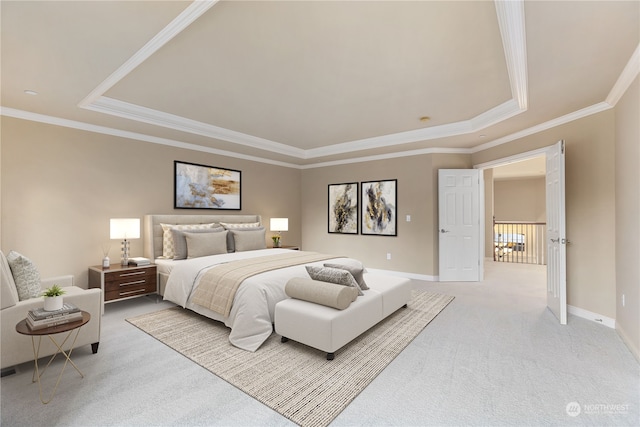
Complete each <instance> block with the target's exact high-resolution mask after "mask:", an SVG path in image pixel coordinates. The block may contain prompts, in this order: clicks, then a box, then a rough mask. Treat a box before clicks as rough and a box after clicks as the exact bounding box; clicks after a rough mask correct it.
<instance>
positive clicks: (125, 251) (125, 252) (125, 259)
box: [120, 239, 129, 265]
mask: <svg viewBox="0 0 640 427" xmlns="http://www.w3.org/2000/svg"><path fill="white" fill-rule="evenodd" d="M120 264H121V265H129V241H128V240H127V239H125V240H123V241H122V259H121V260H120Z"/></svg>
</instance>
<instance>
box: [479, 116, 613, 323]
mask: <svg viewBox="0 0 640 427" xmlns="http://www.w3.org/2000/svg"><path fill="white" fill-rule="evenodd" d="M614 122H615V120H614V111H613V109H611V110H607V111H604V112H601V113H598V114H594V115H591V116H588V117H585V118H582V119H579V120H575V121H573V122H570V123H567V124H564V125H561V126H557V127H554V128H552V129H548V130H546V131H543V132H539V133H536V134H534V135H530V136H527V137H524V138H521V139H518V140H515V141H512V142H509V143H506V144H502V145H499V146H496V147H493V148H489V149H486V150H483V151H479V152H477V153H474V154H473V155H472V161H473V164H482V163H485V162H489V161H492V160H497V159H501V158H505V157H509V156H512V155H516V154H520V153H524V152H527V151H532V150H535V149H539V148H543V147H547V146H550V145H552V144H554V143H556V142H557V141H559V140H561V139H564V140H565V143H566V219H567V238H568V239H569V240H570V241H571V244H569V245H568V246H567V303H568V304H569V305H572V306H575V307H579V308H582V309H584V310H588V311H591V312H593V313H597V314H599V315H603V316H607V317H610V318H615V316H616V301H615V294H616V281H615V275H616V269H615V251H614V250H612V248H614V247H615V233H614V232H613V230H614V229H615V181H614V174H615V169H616V165H615V156H614V153H615V150H614V147H615V129H614Z"/></svg>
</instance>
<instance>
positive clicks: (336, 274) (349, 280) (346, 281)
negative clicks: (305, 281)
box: [305, 265, 364, 295]
mask: <svg viewBox="0 0 640 427" xmlns="http://www.w3.org/2000/svg"><path fill="white" fill-rule="evenodd" d="M305 267H306V269H307V273H309V276H311V278H312V279H313V280H320V281H321V282H329V283H336V284H338V285H343V286H353V287H355V288H356V289H358V295H364V293H362V289H360V286H358V282H356V279H354V278H353V276H352V275H351V273H349V272H348V271H347V270H342V269H340V268H331V267H316V266H313V265H307V266H305Z"/></svg>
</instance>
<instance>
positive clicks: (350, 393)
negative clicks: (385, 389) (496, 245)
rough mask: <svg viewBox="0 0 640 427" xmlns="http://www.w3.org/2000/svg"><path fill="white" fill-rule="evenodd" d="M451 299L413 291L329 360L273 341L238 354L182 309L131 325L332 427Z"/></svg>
mask: <svg viewBox="0 0 640 427" xmlns="http://www.w3.org/2000/svg"><path fill="white" fill-rule="evenodd" d="M452 300H453V297H450V296H445V295H439V294H430V293H426V292H419V291H414V295H413V299H412V301H411V302H410V303H409V304H408V307H407V308H404V309H400V310H398V311H397V312H395V313H394V314H392V315H391V316H389V317H388V318H387V319H385V320H383V321H382V322H380V323H379V324H378V325H376V326H375V327H373V328H372V329H370V330H369V331H367V332H366V333H364V334H363V335H361V336H360V337H358V338H357V339H355V340H354V341H352V342H351V343H349V344H347V345H346V346H345V347H343V348H342V349H340V350H338V351H337V352H336V358H335V360H332V361H327V360H326V357H325V356H326V354H325V353H323V352H321V351H319V350H315V349H312V348H310V347H307V346H304V345H302V344H299V343H296V342H293V341H289V342H287V343H284V344H283V343H281V342H280V337H279V336H277V335H276V334H273V335H272V336H271V337H270V338H269V339H268V340H267V341H266V342H265V343H264V344H263V345H262V346H261V347H260V348H259V349H258V351H256V352H255V353H251V352H247V351H244V350H240V349H238V348H236V347H233V346H232V345H231V344H230V343H229V341H228V335H229V329H228V328H226V327H225V326H224V325H223V324H222V323H219V322H215V321H212V320H209V319H206V318H204V317H202V316H200V315H198V314H195V313H193V312H190V311H187V310H184V309H182V308H179V307H175V308H170V309H167V310H162V311H158V312H154V313H149V314H145V315H142V316H138V317H134V318H131V319H127V321H128V322H130V323H131V324H133V325H135V326H137V327H138V328H140V329H141V330H142V331H144V332H146V333H148V334H149V335H151V336H153V337H154V338H156V339H158V340H159V341H161V342H163V343H164V344H166V345H168V346H169V347H171V348H173V349H174V350H176V351H178V352H179V353H181V354H183V355H184V356H186V357H187V358H189V359H191V360H193V361H194V362H196V363H197V364H199V365H201V366H203V367H204V368H206V369H208V370H209V371H210V372H212V373H213V374H215V375H217V376H219V377H220V378H222V379H224V380H226V381H227V382H229V383H230V384H232V385H234V386H235V387H237V388H239V389H240V390H242V391H244V392H245V393H247V394H249V395H250V396H252V397H254V398H255V399H257V400H258V401H260V402H262V403H264V404H265V405H267V406H269V407H270V408H272V409H274V410H275V411H277V412H278V413H280V414H282V415H283V416H285V417H287V418H289V419H290V420H292V421H293V422H295V423H297V424H299V425H301V426H305V427H306V426H326V425H328V424H329V423H330V422H331V421H332V420H333V419H334V418H335V417H336V416H337V415H338V414H339V413H340V412H341V411H342V410H343V409H344V408H345V407H346V406H347V405H348V404H349V403H350V402H351V401H352V400H353V399H354V398H355V397H356V396H357V395H358V394H359V393H360V392H361V391H362V390H363V389H364V388H365V387H366V386H367V385H369V383H370V382H371V381H373V379H374V378H375V377H376V376H377V375H378V374H379V373H380V372H381V371H382V370H384V368H385V367H386V366H387V365H388V364H389V363H390V362H391V361H392V360H393V359H394V358H395V357H396V356H397V355H398V354H399V353H400V352H401V351H402V350H403V349H404V348H405V347H406V346H407V345H408V344H409V343H410V342H411V341H412V340H413V339H414V338H415V337H416V336H417V335H418V334H419V333H420V332H421V331H422V330H423V329H424V328H425V327H426V326H427V325H428V324H429V322H430V321H431V320H432V319H434V318H435V317H436V316H437V315H438V313H440V312H441V311H442V310H443V309H444V308H445V307H446V306H447V305H448V304H449V303H450V302H451V301H452Z"/></svg>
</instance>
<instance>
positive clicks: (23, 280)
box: [7, 251, 42, 301]
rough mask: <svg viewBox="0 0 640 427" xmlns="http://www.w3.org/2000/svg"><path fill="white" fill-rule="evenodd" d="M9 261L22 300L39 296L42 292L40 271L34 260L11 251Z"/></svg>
mask: <svg viewBox="0 0 640 427" xmlns="http://www.w3.org/2000/svg"><path fill="white" fill-rule="evenodd" d="M7 262H8V263H9V267H10V268H11V274H12V275H13V280H14V281H15V282H16V290H17V291H18V298H19V299H20V301H24V300H27V299H31V298H37V297H39V296H40V293H41V292H42V289H41V287H40V273H39V272H38V269H37V268H36V266H35V265H34V264H33V262H32V261H31V260H30V259H29V258H27V257H25V256H24V255H21V254H19V253H18V252H15V251H11V252H9V255H7Z"/></svg>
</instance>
